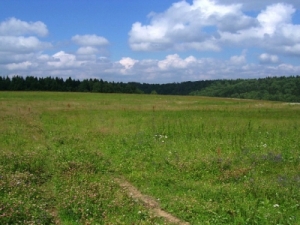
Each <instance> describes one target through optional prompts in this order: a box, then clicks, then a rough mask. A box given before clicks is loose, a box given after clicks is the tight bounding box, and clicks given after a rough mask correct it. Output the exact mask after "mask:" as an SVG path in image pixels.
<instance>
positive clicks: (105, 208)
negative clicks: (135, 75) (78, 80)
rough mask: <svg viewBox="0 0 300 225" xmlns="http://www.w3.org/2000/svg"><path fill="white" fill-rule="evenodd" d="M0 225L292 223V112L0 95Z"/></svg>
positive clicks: (154, 99) (201, 101)
mask: <svg viewBox="0 0 300 225" xmlns="http://www.w3.org/2000/svg"><path fill="white" fill-rule="evenodd" d="M0 108H1V113H0V224H164V223H166V222H165V221H164V220H163V219H162V218H157V217H155V216H153V215H152V214H151V213H150V212H149V209H147V207H145V206H144V205H143V204H142V203H141V202H139V201H136V200H134V199H132V198H130V197H129V196H128V195H127V193H126V191H124V190H123V189H122V188H121V187H120V186H119V185H118V184H117V183H116V182H115V178H118V177H122V178H124V179H127V180H128V181H130V182H131V183H132V184H133V185H135V186H136V187H138V189H139V190H140V191H141V192H142V193H144V194H147V195H150V196H152V197H153V198H155V199H156V200H157V201H158V202H159V203H160V206H161V207H162V208H163V209H164V210H166V211H168V212H169V213H172V214H173V215H175V216H177V217H179V218H180V219H182V220H184V221H187V222H190V223H191V224H299V223H300V192H299V188H300V172H299V171H300V152H299V146H300V140H299V136H300V128H299V121H300V105H298V104H286V103H278V102H265V101H251V100H234V99H217V98H203V97H196V96H186V97H180V96H159V95H152V96H150V95H124V94H123V95H121V94H114V95H113V94H83V93H81V94H80V93H45V92H41V93H34V92H0Z"/></svg>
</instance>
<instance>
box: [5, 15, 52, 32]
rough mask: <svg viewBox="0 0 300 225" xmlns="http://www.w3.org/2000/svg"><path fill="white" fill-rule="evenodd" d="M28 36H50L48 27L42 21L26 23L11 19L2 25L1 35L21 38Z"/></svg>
mask: <svg viewBox="0 0 300 225" xmlns="http://www.w3.org/2000/svg"><path fill="white" fill-rule="evenodd" d="M27 34H36V35H38V36H46V35H47V34H48V30H47V26H46V25H45V24H44V23H43V22H40V21H37V22H25V21H21V20H19V19H16V18H10V19H8V20H6V21H4V22H1V23H0V35H5V36H21V35H27Z"/></svg>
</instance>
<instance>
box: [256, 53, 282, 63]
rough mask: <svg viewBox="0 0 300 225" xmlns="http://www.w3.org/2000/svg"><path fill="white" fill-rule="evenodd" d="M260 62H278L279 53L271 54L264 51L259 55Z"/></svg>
mask: <svg viewBox="0 0 300 225" xmlns="http://www.w3.org/2000/svg"><path fill="white" fill-rule="evenodd" d="M259 61H260V63H278V62H279V58H278V56H277V55H270V54H268V53H263V54H261V55H260V56H259Z"/></svg>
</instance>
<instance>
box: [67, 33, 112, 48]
mask: <svg viewBox="0 0 300 225" xmlns="http://www.w3.org/2000/svg"><path fill="white" fill-rule="evenodd" d="M72 41H74V42H75V43H76V44H78V45H82V46H104V45H108V44H109V42H108V40H107V39H106V38H104V37H101V36H97V35H95V34H92V35H75V36H73V37H72Z"/></svg>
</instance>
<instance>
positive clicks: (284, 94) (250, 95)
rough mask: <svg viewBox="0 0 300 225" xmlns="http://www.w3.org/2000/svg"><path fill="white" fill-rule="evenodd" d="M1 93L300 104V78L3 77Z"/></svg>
mask: <svg viewBox="0 0 300 225" xmlns="http://www.w3.org/2000/svg"><path fill="white" fill-rule="evenodd" d="M0 91H58V92H98V93H135V94H161V95H197V96H210V97H226V98H241V99H259V100H271V101H285V102H300V76H299V75H298V76H288V77H286V76H281V77H267V78H258V79H236V80H228V79H224V80H202V81H187V82H181V83H167V84H148V83H138V82H128V83H123V82H108V81H103V80H102V79H100V80H99V79H84V80H82V81H80V80H75V79H72V78H71V77H69V78H68V79H65V80H64V79H63V78H59V77H45V78H43V77H39V78H37V77H33V76H27V77H25V78H24V77H22V76H18V75H16V76H13V77H11V78H10V77H8V76H6V77H4V76H0Z"/></svg>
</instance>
